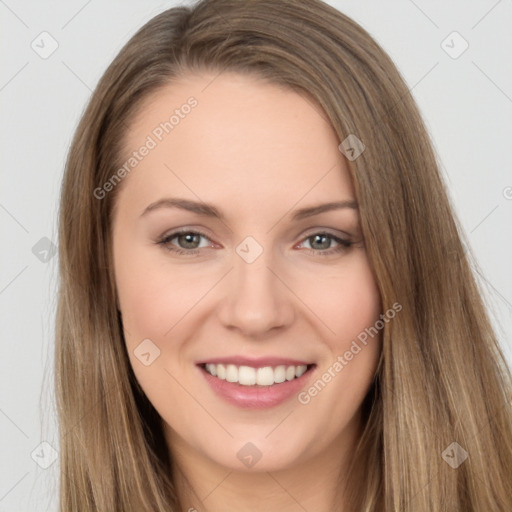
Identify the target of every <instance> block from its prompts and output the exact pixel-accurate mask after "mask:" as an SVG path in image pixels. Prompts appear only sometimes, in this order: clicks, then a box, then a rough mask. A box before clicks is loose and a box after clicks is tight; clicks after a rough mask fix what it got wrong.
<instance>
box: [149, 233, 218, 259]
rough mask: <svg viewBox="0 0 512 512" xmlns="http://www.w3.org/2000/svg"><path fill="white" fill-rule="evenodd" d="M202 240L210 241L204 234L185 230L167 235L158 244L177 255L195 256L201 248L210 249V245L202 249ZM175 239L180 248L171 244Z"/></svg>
mask: <svg viewBox="0 0 512 512" xmlns="http://www.w3.org/2000/svg"><path fill="white" fill-rule="evenodd" d="M201 238H205V239H206V240H210V239H209V238H208V237H207V236H206V235H205V234H204V233H201V232H199V231H190V230H185V229H184V230H180V231H175V232H174V233H170V234H168V235H165V236H164V237H163V238H161V239H160V240H159V241H158V242H157V243H158V244H159V245H162V246H163V247H165V248H166V249H167V250H168V251H171V252H174V253H176V254H184V255H193V254H197V253H199V252H200V251H199V249H200V248H204V247H209V245H208V244H207V245H206V246H205V245H203V246H202V247H201V246H200V245H199V244H200V240H201ZM175 239H176V240H177V243H178V244H179V245H178V247H176V246H175V245H174V244H172V243H171V242H172V241H173V240H175ZM180 246H181V247H180Z"/></svg>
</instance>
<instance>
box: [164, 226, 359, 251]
mask: <svg viewBox="0 0 512 512" xmlns="http://www.w3.org/2000/svg"><path fill="white" fill-rule="evenodd" d="M180 235H200V236H202V237H204V238H206V239H208V240H209V238H208V236H207V235H206V234H204V233H201V232H200V231H192V230H188V229H182V230H178V231H175V232H173V233H170V234H169V235H165V236H164V237H162V238H161V239H160V240H158V241H157V242H156V243H157V244H158V245H161V246H163V247H164V248H165V249H166V250H168V251H170V252H173V253H175V254H179V255H186V256H193V255H196V254H198V253H199V252H200V250H201V249H188V250H187V249H180V248H179V247H178V248H177V247H169V245H168V244H169V243H170V241H171V240H173V239H174V238H176V237H178V236H180ZM316 235H322V236H325V237H327V238H331V239H333V240H334V241H336V242H337V243H338V244H339V245H338V247H335V248H333V249H325V250H315V249H307V251H308V252H313V253H316V254H318V255H319V256H330V255H332V254H336V253H340V252H342V251H344V250H346V249H348V248H349V247H351V246H352V245H353V242H351V241H350V240H347V239H344V238H340V237H337V236H334V235H331V234H330V233H326V232H323V231H318V232H316V233H312V234H310V235H308V236H307V237H305V238H304V239H303V240H302V242H304V241H306V240H308V239H309V238H313V237H314V236H316ZM203 249H204V247H203Z"/></svg>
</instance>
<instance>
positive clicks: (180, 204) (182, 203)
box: [141, 197, 358, 221]
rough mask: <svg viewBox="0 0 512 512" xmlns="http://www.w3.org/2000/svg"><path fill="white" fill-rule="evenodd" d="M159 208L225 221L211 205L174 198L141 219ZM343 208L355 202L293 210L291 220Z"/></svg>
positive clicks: (151, 207)
mask: <svg viewBox="0 0 512 512" xmlns="http://www.w3.org/2000/svg"><path fill="white" fill-rule="evenodd" d="M160 208H178V209H181V210H185V211H188V212H192V213H196V214H197V215H203V216H205V217H213V218H216V219H219V220H223V221H224V220H225V215H224V214H223V213H222V212H220V211H219V210H218V209H217V208H216V207H215V206H213V205H212V204H208V203H204V202H198V201H192V200H190V199H179V198H174V197H166V198H164V199H159V200H158V201H155V202H154V203H151V204H150V205H149V206H147V207H146V208H145V210H144V211H143V212H142V214H141V217H143V216H144V215H146V214H148V213H149V212H152V211H154V210H158V209H160ZM345 208H348V209H352V210H357V208H358V206H357V202H356V201H355V200H353V199H347V200H343V201H333V202H330V203H324V204H319V205H317V206H309V207H306V208H300V209H298V210H295V212H294V214H293V216H292V220H294V221H298V220H302V219H305V218H308V217H313V216H314V215H319V214H320V213H324V212H328V211H332V210H341V209H345Z"/></svg>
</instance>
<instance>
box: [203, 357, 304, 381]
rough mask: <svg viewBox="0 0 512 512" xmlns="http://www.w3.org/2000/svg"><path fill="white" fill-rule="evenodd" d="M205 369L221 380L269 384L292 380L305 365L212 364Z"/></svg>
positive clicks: (301, 373) (299, 373) (208, 364)
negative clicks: (254, 365) (255, 366)
mask: <svg viewBox="0 0 512 512" xmlns="http://www.w3.org/2000/svg"><path fill="white" fill-rule="evenodd" d="M205 369H206V371H207V372H208V373H209V374H210V375H213V376H214V377H217V378H219V379H221V380H227V381H228V382H238V383H239V384H241V385H242V386H254V385H255V384H256V385H258V386H271V385H272V384H280V383H281V382H284V381H285V380H293V379H295V378H298V377H300V376H301V375H303V374H304V373H305V372H306V370H307V366H306V365H305V364H304V365H299V366H284V365H280V366H276V367H271V366H264V367H262V368H253V367H251V366H236V365H234V364H228V365H223V364H212V363H207V364H206V365H205Z"/></svg>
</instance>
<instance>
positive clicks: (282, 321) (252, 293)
mask: <svg viewBox="0 0 512 512" xmlns="http://www.w3.org/2000/svg"><path fill="white" fill-rule="evenodd" d="M268 253H270V251H268V252H267V251H264V252H263V254H262V255H261V256H260V257H259V258H258V259H257V260H256V261H254V262H252V263H248V262H246V261H245V260H244V259H242V258H241V257H239V256H238V255H237V254H234V258H233V264H234V268H233V270H232V271H231V272H229V274H228V276H226V280H225V283H224V290H225V292H224V295H223V300H222V303H221V304H220V305H219V308H218V313H217V314H218V318H219V319H220V321H221V322H222V324H223V325H224V326H225V327H226V328H228V329H232V330H233V329H236V330H238V331H239V332H240V334H242V335H243V336H244V337H247V338H253V339H255V338H260V339H263V338H265V336H266V335H268V334H270V335H275V331H277V330H279V329H283V328H285V327H286V326H289V325H291V323H292V322H293V320H294V314H295V310H294V306H293V293H292V292H291V291H290V289H289V288H288V287H287V286H286V284H285V283H286V280H285V279H284V276H281V275H280V272H279V271H278V270H276V269H275V268H274V267H275V265H272V261H271V260H270V257H269V256H267V254H268Z"/></svg>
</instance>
